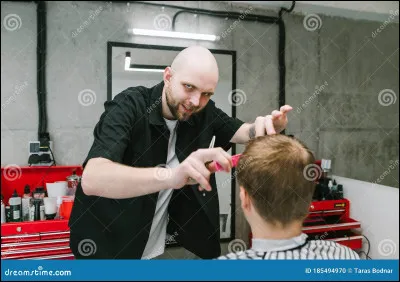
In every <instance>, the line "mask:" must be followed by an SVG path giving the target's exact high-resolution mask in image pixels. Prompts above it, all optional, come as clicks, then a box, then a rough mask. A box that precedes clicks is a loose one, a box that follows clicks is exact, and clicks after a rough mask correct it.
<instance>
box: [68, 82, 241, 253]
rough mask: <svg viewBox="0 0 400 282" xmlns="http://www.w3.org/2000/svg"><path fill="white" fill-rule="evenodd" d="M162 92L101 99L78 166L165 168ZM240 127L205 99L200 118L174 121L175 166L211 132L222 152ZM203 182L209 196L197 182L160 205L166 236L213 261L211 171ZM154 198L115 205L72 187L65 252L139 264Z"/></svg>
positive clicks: (215, 207)
mask: <svg viewBox="0 0 400 282" xmlns="http://www.w3.org/2000/svg"><path fill="white" fill-rule="evenodd" d="M163 87H164V83H163V82H161V83H159V84H158V85H156V86H154V87H152V88H146V87H142V86H140V87H131V88H128V89H126V90H124V91H123V92H121V93H119V94H118V95H116V96H115V98H114V99H113V100H112V101H107V102H105V104H104V105H105V111H104V113H103V114H102V115H101V117H100V120H99V122H98V123H97V125H96V126H95V129H94V142H93V145H92V147H91V149H90V151H89V154H88V156H87V158H86V160H85V161H84V163H83V167H85V165H86V163H87V161H88V160H89V159H91V158H95V157H103V158H107V159H109V160H111V161H114V162H117V163H121V164H124V165H129V166H132V167H135V166H137V167H155V166H157V165H161V164H165V163H166V161H167V153H168V141H169V134H170V133H169V129H168V127H167V125H166V123H165V121H164V119H163V117H162V103H161V95H162V91H163ZM242 124H243V122H242V121H240V120H238V119H234V118H232V117H229V116H228V115H227V114H226V113H224V112H223V111H222V110H220V109H219V108H217V107H216V106H215V103H214V102H213V101H212V100H210V101H209V102H208V104H207V106H206V107H205V108H204V109H203V110H202V111H201V112H200V113H198V114H196V115H192V116H191V117H190V118H189V119H188V120H187V121H178V127H177V140H176V146H175V152H176V155H177V158H178V160H179V162H180V163H181V162H183V161H184V160H185V159H186V158H187V157H188V156H189V155H190V154H191V153H192V152H194V151H196V150H197V149H199V148H208V146H209V144H210V141H211V139H212V136H213V135H215V136H216V140H215V147H222V148H224V149H225V150H229V149H230V147H231V146H232V144H231V143H230V140H231V139H232V137H233V135H234V134H235V133H236V131H237V130H238V129H239V127H240V126H241V125H242ZM210 185H211V186H212V191H211V192H207V193H206V194H205V195H206V196H203V193H202V192H201V193H200V192H199V191H198V185H187V186H185V187H183V188H182V189H177V190H174V192H173V195H172V198H171V201H170V204H169V207H168V213H169V218H170V220H169V223H168V227H167V228H168V233H169V234H174V235H175V237H174V238H175V240H176V241H178V243H179V244H180V245H182V246H183V247H184V248H186V249H187V250H189V251H191V252H193V253H194V254H196V255H197V256H199V257H201V258H215V257H218V256H219V255H220V253H221V250H220V243H219V235H220V233H219V202H218V193H217V187H216V181H215V175H214V174H212V175H211V177H210ZM110 189H112V187H110ZM157 198H158V192H157V193H152V194H148V195H144V196H140V197H135V198H129V199H118V200H115V199H109V198H103V197H98V196H87V195H85V194H84V193H83V190H82V187H81V185H80V184H79V186H78V189H77V191H76V194H75V201H74V206H73V209H72V213H71V217H70V220H69V227H70V231H71V234H70V247H71V250H72V252H73V253H74V255H75V256H76V257H77V258H89V259H93V258H104V259H114V258H116V259H140V258H141V257H142V254H143V251H144V249H145V246H146V243H147V240H148V237H149V233H150V228H151V224H152V219H153V216H154V212H155V208H156V203H157Z"/></svg>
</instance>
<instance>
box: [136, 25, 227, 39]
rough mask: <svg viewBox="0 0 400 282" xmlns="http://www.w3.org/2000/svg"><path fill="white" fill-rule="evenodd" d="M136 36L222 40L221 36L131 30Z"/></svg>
mask: <svg viewBox="0 0 400 282" xmlns="http://www.w3.org/2000/svg"><path fill="white" fill-rule="evenodd" d="M131 31H132V33H133V34H135V35H146V36H155V37H170V38H183V39H195V40H208V41H217V40H219V39H220V37H219V36H216V35H212V34H199V33H187V32H176V31H165V30H150V29H139V28H133V29H131Z"/></svg>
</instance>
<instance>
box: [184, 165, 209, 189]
mask: <svg viewBox="0 0 400 282" xmlns="http://www.w3.org/2000/svg"><path fill="white" fill-rule="evenodd" d="M188 174H189V175H190V177H191V178H193V179H194V180H196V181H197V183H199V185H200V186H201V187H203V188H204V189H206V190H207V191H211V185H210V184H209V183H208V180H207V179H206V178H205V177H204V176H203V175H202V174H201V173H200V172H198V171H197V170H196V169H195V168H194V167H193V166H192V164H190V166H188Z"/></svg>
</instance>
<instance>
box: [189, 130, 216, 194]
mask: <svg viewBox="0 0 400 282" xmlns="http://www.w3.org/2000/svg"><path fill="white" fill-rule="evenodd" d="M214 145H215V135H214V136H213V137H212V139H211V142H210V145H209V146H208V148H209V149H212V148H214ZM212 162H213V161H209V162H206V163H205V166H206V167H207V166H208V165H209V164H210V163H212ZM187 184H197V181H196V180H194V179H193V178H191V177H189V181H188V183H187ZM203 196H205V195H204V194H203Z"/></svg>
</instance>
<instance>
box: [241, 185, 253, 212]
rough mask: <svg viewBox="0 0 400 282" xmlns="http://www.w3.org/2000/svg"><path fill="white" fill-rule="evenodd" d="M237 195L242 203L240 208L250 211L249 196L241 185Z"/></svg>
mask: <svg viewBox="0 0 400 282" xmlns="http://www.w3.org/2000/svg"><path fill="white" fill-rule="evenodd" d="M239 196H240V201H241V203H242V209H243V210H246V211H250V205H251V203H250V197H249V194H248V193H247V191H246V190H245V189H244V188H243V187H242V186H240V193H239Z"/></svg>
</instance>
